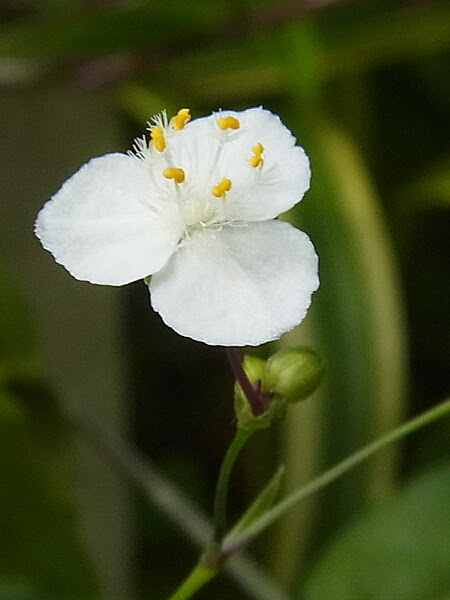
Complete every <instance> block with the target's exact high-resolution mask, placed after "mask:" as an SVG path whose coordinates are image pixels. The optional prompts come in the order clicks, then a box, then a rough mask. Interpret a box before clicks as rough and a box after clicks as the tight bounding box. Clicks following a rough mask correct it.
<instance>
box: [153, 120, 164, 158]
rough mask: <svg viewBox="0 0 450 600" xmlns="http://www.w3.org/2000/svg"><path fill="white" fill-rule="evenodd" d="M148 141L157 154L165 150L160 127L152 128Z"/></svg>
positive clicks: (162, 132)
mask: <svg viewBox="0 0 450 600" xmlns="http://www.w3.org/2000/svg"><path fill="white" fill-rule="evenodd" d="M150 139H151V141H152V142H153V146H154V147H155V148H156V150H158V152H162V151H163V150H164V149H165V147H166V139H165V137H164V131H163V128H162V127H159V126H158V127H152V129H151V130H150Z"/></svg>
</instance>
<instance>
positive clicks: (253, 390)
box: [225, 347, 264, 417]
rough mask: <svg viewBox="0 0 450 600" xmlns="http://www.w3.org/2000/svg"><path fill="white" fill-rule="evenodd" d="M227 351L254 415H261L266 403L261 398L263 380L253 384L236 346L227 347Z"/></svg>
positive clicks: (237, 379)
mask: <svg viewBox="0 0 450 600" xmlns="http://www.w3.org/2000/svg"><path fill="white" fill-rule="evenodd" d="M225 352H226V355H227V358H228V362H229V363H230V366H231V369H232V371H233V373H234V376H235V378H236V381H237V382H238V383H239V385H240V386H241V388H242V391H243V392H244V394H245V397H246V398H247V400H248V403H249V404H250V406H251V407H252V412H253V414H254V416H255V417H257V416H258V415H261V414H262V413H263V412H264V404H263V401H262V398H261V382H259V384H257V385H253V384H252V383H251V382H250V380H249V378H248V377H247V374H246V372H245V371H244V369H243V367H242V362H241V357H240V356H239V352H238V351H237V350H236V348H233V347H230V348H225Z"/></svg>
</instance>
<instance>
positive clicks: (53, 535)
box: [0, 265, 95, 600]
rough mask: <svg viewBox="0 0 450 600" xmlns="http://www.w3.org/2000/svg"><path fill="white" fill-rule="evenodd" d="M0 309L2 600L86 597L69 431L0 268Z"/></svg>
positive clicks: (88, 579) (90, 591)
mask: <svg viewBox="0 0 450 600" xmlns="http://www.w3.org/2000/svg"><path fill="white" fill-rule="evenodd" d="M0 307H1V311H0V314H1V324H2V327H1V329H0V337H1V354H0V472H1V477H0V531H1V541H0V598H3V597H4V598H5V600H6V599H7V600H15V599H17V600H39V599H41V600H44V599H45V600H53V599H54V600H62V599H67V600H75V599H77V600H91V599H93V598H94V591H95V585H94V578H93V574H92V572H91V568H90V566H89V564H88V561H87V559H86V557H85V556H84V552H83V549H82V547H81V545H80V542H79V540H78V534H77V531H76V522H75V506H74V503H73V497H72V496H73V491H74V490H73V489H71V485H70V471H69V472H68V471H67V467H68V466H69V468H71V467H70V465H71V462H72V461H71V458H70V453H69V448H68V447H67V442H63V437H62V433H63V432H65V433H67V430H66V427H64V425H63V424H61V423H60V422H59V421H58V410H57V407H56V405H55V402H54V398H53V397H52V396H51V395H50V394H49V392H48V390H47V389H45V387H44V386H43V384H42V382H40V381H39V377H38V371H37V368H36V365H35V364H34V365H33V359H34V362H35V356H34V353H35V346H34V342H33V335H32V330H31V327H30V324H29V321H28V319H27V318H26V317H25V308H24V306H23V303H22V302H21V301H20V299H19V297H18V294H17V292H16V290H15V289H14V287H13V286H12V285H11V282H10V281H9V279H8V278H7V275H6V272H5V270H4V268H3V266H2V265H0ZM28 586H31V587H28Z"/></svg>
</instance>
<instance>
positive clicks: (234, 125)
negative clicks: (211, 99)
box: [217, 117, 241, 131]
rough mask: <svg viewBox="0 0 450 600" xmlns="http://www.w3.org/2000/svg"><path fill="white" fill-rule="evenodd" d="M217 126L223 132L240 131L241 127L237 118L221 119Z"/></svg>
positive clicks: (218, 120)
mask: <svg viewBox="0 0 450 600" xmlns="http://www.w3.org/2000/svg"><path fill="white" fill-rule="evenodd" d="M217 125H218V126H219V127H220V129H222V131H225V129H239V127H240V126H241V124H240V123H239V121H238V119H236V118H235V117H220V119H217Z"/></svg>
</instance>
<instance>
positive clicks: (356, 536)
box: [305, 463, 450, 600]
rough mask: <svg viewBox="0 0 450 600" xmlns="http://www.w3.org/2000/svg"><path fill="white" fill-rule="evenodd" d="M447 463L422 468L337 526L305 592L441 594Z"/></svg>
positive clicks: (329, 597)
mask: <svg viewBox="0 0 450 600" xmlns="http://www.w3.org/2000/svg"><path fill="white" fill-rule="evenodd" d="M449 467H450V465H449V464H448V463H446V464H443V465H439V466H438V467H435V468H434V469H431V470H430V471H428V472H426V473H422V474H421V475H419V476H418V477H417V478H416V479H415V480H413V481H410V482H409V483H408V484H407V486H405V488H404V489H402V490H399V491H398V492H397V493H396V494H395V495H394V497H393V498H392V499H390V501H389V502H386V503H385V504H383V505H382V506H380V507H378V508H376V509H374V510H372V511H371V512H369V513H368V514H366V515H364V516H362V517H359V518H358V519H356V520H355V522H354V523H352V524H351V525H350V526H349V527H348V528H347V529H346V530H345V531H343V532H341V534H340V535H339V536H338V537H337V538H336V539H334V540H333V541H332V543H331V544H330V546H329V548H328V549H327V551H326V553H325V555H324V556H323V557H322V558H321V560H320V561H319V562H318V564H317V566H316V568H315V569H314V571H313V573H312V576H311V578H310V581H309V582H308V585H307V588H306V593H305V598H306V599H307V600H334V599H335V598H342V600H346V599H348V600H353V599H354V598H373V600H377V599H378V598H379V599H383V600H422V599H425V598H430V599H431V598H446V597H447V596H446V594H448V592H449V590H450V572H449V568H448V547H447V542H448V539H446V537H445V536H443V535H442V533H443V531H449V530H450V513H449V511H448V498H449V495H450V468H449Z"/></svg>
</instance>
